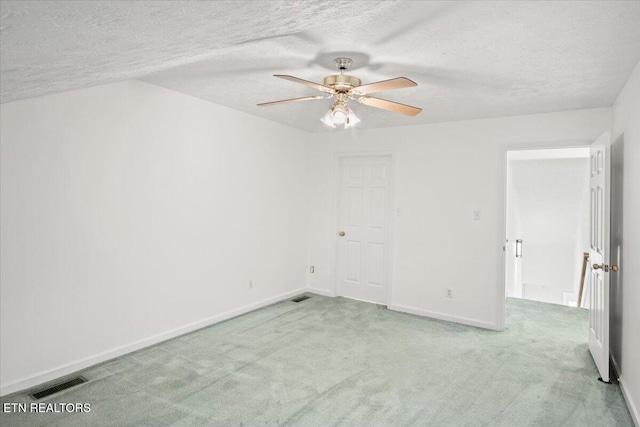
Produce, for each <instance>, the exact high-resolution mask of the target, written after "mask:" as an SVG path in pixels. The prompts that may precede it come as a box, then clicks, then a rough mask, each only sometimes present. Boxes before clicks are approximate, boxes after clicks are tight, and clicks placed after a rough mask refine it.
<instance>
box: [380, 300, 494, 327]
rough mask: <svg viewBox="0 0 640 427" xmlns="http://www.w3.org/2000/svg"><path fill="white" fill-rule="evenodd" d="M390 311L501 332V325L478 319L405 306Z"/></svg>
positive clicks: (392, 306)
mask: <svg viewBox="0 0 640 427" xmlns="http://www.w3.org/2000/svg"><path fill="white" fill-rule="evenodd" d="M387 308H388V309H389V310H393V311H399V312H402V313H409V314H415V315H418V316H423V317H430V318H432V319H438V320H446V321H447V322H453V323H460V324H463V325H468V326H475V327H477V328H482V329H491V330H493V331H500V329H499V325H497V324H496V323H491V322H485V321H482V320H477V319H469V318H467V317H459V316H451V315H449V314H444V313H439V312H437V311H431V310H423V309H421V308H415V307H408V306H403V305H389V306H387Z"/></svg>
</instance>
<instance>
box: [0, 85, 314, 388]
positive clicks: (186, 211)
mask: <svg viewBox="0 0 640 427" xmlns="http://www.w3.org/2000/svg"><path fill="white" fill-rule="evenodd" d="M0 113H1V120H2V131H1V132H2V133H1V139H0V141H1V158H2V163H1V185H2V188H1V197H2V198H1V229H2V234H1V265H2V273H1V288H0V292H1V294H0V295H1V301H2V302H1V313H2V314H1V329H0V336H1V339H2V341H1V343H0V344H1V345H0V349H1V350H0V351H1V353H0V356H1V357H0V359H1V360H2V363H1V371H0V377H1V378H0V379H1V387H2V389H1V391H2V394H6V393H8V392H11V391H14V390H17V389H20V388H24V387H29V386H31V385H34V384H37V383H39V382H42V381H44V380H48V379H51V378H55V377H57V376H59V375H61V374H65V373H68V372H71V371H74V370H77V369H79V368H82V367H84V366H87V365H90V364H93V363H96V362H99V361H101V360H105V359H108V358H111V357H114V356H117V355H119V354H122V353H125V352H127V351H131V350H133V349H136V348H138V347H141V346H144V345H148V344H151V343H153V342H155V341H158V340H161V339H166V338H169V337H171V336H174V335H177V334H179V333H181V332H185V331H188V330H190V329H194V328H196V327H198V326H200V327H202V326H205V325H206V324H208V323H211V322H213V321H216V320H220V319H223V318H225V317H229V316H231V315H233V314H239V313H241V312H242V311H246V310H249V309H251V308H255V307H257V306H260V305H261V304H266V303H268V302H272V301H274V299H278V298H284V297H286V296H288V295H289V294H292V293H297V292H299V291H300V289H301V288H303V287H304V286H305V277H306V276H305V273H306V254H305V248H306V243H307V241H306V230H307V221H306V216H307V201H306V190H307V170H306V162H307V145H308V142H307V138H308V134H306V133H304V132H302V131H299V130H295V129H292V128H289V127H286V126H282V125H279V124H275V123H271V122H268V121H266V120H263V119H259V118H257V117H254V116H250V115H247V114H244V113H240V112H237V111H234V110H231V109H228V108H225V107H221V106H217V105H214V104H211V103H209V102H205V101H202V100H199V99H196V98H193V97H189V96H186V95H182V94H179V93H177V92H173V91H170V90H166V89H162V88H159V87H156V86H153V85H150V84H147V83H143V82H139V81H128V82H123V83H117V84H112V85H106V86H100V87H95V88H91V89H85V90H79V91H73V92H68V93H63V94H58V95H52V96H46V97H42V98H36V99H30V100H24V101H19V102H14V103H9V104H4V105H2V107H1V110H0ZM249 280H253V283H254V288H253V289H252V290H249V289H248V281H249Z"/></svg>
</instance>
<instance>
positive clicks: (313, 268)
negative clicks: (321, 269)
mask: <svg viewBox="0 0 640 427" xmlns="http://www.w3.org/2000/svg"><path fill="white" fill-rule="evenodd" d="M315 272H316V268H315V267H314V266H313V265H312V266H311V267H309V273H315Z"/></svg>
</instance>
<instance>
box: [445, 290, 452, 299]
mask: <svg viewBox="0 0 640 427" xmlns="http://www.w3.org/2000/svg"><path fill="white" fill-rule="evenodd" d="M445 296H446V297H447V298H453V291H452V290H451V289H449V288H447V289H445Z"/></svg>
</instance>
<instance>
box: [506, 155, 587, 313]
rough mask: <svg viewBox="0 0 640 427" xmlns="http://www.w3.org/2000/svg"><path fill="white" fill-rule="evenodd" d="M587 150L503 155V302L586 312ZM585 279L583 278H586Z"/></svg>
mask: <svg viewBox="0 0 640 427" xmlns="http://www.w3.org/2000/svg"><path fill="white" fill-rule="evenodd" d="M589 167H590V163H589V148H588V147H578V148H558V149H540V150H519V151H508V152H507V175H506V177H507V194H506V207H507V209H506V232H507V234H506V235H507V243H506V245H505V255H506V262H505V292H506V296H507V297H514V298H523V299H529V300H534V301H541V302H547V303H553V304H562V305H567V306H573V307H577V306H580V307H584V308H588V301H587V300H588V298H586V295H587V286H588V278H587V279H585V283H584V291H583V292H582V300H581V301H580V304H578V299H579V294H580V283H581V276H582V268H583V262H584V253H587V252H589V170H590V169H589ZM587 276H588V275H587Z"/></svg>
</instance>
